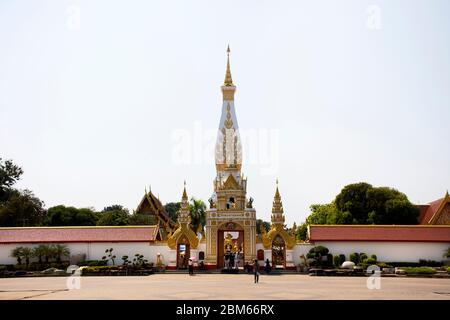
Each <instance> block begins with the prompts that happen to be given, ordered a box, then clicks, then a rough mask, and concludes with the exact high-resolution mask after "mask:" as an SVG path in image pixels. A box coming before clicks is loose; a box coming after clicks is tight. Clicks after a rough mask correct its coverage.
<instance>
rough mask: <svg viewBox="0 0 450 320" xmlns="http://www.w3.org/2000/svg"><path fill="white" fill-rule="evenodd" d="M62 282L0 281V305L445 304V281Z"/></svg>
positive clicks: (202, 278) (231, 278) (158, 277)
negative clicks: (76, 285) (71, 285)
mask: <svg viewBox="0 0 450 320" xmlns="http://www.w3.org/2000/svg"><path fill="white" fill-rule="evenodd" d="M67 279H68V278H66V277H46V278H3V279H0V299H2V300H5V299H7V300H15V299H45V300H49V299H50V300H51V299H136V300H137V299H168V300H176V299H200V300H204V299H262V300H264V299H432V300H435V299H446V300H450V279H435V278H381V288H380V289H372V290H369V289H367V286H366V281H367V279H368V278H366V277H311V276H308V275H273V276H264V275H262V276H261V277H260V282H259V284H254V283H253V277H252V276H251V275H244V274H242V275H222V274H201V275H195V276H192V277H189V276H188V275H184V274H155V275H151V276H143V277H82V278H80V280H81V283H80V289H72V290H68V289H67V284H66V282H67Z"/></svg>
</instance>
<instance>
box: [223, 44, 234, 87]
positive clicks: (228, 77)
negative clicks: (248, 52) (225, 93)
mask: <svg viewBox="0 0 450 320" xmlns="http://www.w3.org/2000/svg"><path fill="white" fill-rule="evenodd" d="M223 84H224V85H225V86H232V85H233V79H231V70H230V45H228V48H227V72H226V73H225V81H224V83H223Z"/></svg>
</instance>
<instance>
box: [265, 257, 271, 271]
mask: <svg viewBox="0 0 450 320" xmlns="http://www.w3.org/2000/svg"><path fill="white" fill-rule="evenodd" d="M270 270H271V267H270V262H269V259H266V265H265V266H264V271H265V272H266V274H269V273H270Z"/></svg>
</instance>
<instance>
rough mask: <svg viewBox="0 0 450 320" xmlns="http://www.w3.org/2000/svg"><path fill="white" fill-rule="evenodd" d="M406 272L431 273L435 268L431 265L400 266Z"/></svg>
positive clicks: (434, 271)
mask: <svg viewBox="0 0 450 320" xmlns="http://www.w3.org/2000/svg"><path fill="white" fill-rule="evenodd" d="M401 269H402V270H404V271H405V272H406V274H433V273H436V270H435V269H433V268H432V267H402V268H401Z"/></svg>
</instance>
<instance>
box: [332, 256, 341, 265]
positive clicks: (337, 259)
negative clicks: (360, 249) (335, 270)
mask: <svg viewBox="0 0 450 320" xmlns="http://www.w3.org/2000/svg"><path fill="white" fill-rule="evenodd" d="M333 263H334V265H335V266H336V267H340V266H341V257H340V256H338V255H335V256H334V257H333Z"/></svg>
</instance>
